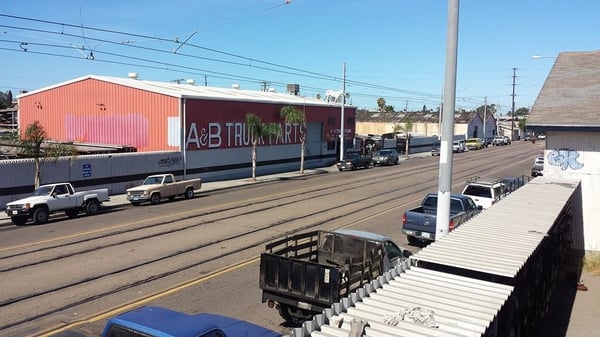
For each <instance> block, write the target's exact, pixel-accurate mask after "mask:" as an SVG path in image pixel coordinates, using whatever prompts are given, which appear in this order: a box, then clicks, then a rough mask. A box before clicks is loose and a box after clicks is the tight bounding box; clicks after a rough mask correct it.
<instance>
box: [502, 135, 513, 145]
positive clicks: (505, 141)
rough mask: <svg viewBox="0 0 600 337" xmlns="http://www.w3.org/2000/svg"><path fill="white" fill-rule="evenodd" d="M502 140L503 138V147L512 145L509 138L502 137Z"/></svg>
mask: <svg viewBox="0 0 600 337" xmlns="http://www.w3.org/2000/svg"><path fill="white" fill-rule="evenodd" d="M502 138H503V141H504V145H510V143H512V140H511V139H510V137H509V136H504V137H502Z"/></svg>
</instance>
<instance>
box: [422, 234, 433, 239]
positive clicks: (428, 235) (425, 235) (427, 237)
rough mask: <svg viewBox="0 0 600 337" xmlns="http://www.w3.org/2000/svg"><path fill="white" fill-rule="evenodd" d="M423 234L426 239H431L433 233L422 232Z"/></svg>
mask: <svg viewBox="0 0 600 337" xmlns="http://www.w3.org/2000/svg"><path fill="white" fill-rule="evenodd" d="M422 236H423V237H424V238H426V239H431V233H422Z"/></svg>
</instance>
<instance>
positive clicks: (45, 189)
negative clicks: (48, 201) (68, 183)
mask: <svg viewBox="0 0 600 337" xmlns="http://www.w3.org/2000/svg"><path fill="white" fill-rule="evenodd" d="M51 191H52V186H40V187H39V188H38V189H37V190H35V192H33V195H35V196H43V195H50V192H51Z"/></svg>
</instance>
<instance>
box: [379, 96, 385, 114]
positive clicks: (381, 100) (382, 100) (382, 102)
mask: <svg viewBox="0 0 600 337" xmlns="http://www.w3.org/2000/svg"><path fill="white" fill-rule="evenodd" d="M377 107H378V108H379V111H380V112H384V111H385V98H383V97H379V98H378V99H377Z"/></svg>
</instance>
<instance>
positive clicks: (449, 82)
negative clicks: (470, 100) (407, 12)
mask: <svg viewBox="0 0 600 337" xmlns="http://www.w3.org/2000/svg"><path fill="white" fill-rule="evenodd" d="M458 7H459V0H448V34H447V37H446V42H447V45H446V72H445V79H444V113H443V114H442V141H441V143H440V169H439V175H440V176H439V182H438V201H437V202H438V203H437V212H436V217H437V221H436V225H435V239H436V240H438V239H441V238H442V237H444V236H445V235H446V234H448V227H449V226H448V225H449V223H450V197H451V194H452V140H453V138H454V110H455V107H454V105H455V103H456V102H455V101H456V63H457V62H456V58H457V50H458Z"/></svg>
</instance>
